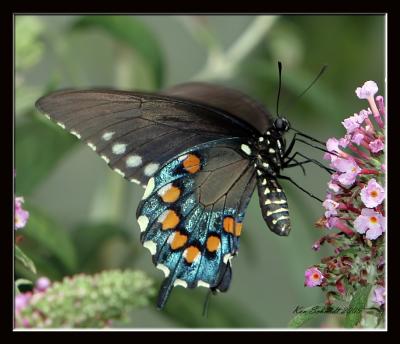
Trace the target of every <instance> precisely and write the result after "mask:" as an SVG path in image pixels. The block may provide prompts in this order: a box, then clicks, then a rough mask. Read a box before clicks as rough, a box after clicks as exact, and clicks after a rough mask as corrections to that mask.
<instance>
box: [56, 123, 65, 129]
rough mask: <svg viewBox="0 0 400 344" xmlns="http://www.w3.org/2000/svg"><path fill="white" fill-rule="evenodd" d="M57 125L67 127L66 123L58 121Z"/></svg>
mask: <svg viewBox="0 0 400 344" xmlns="http://www.w3.org/2000/svg"><path fill="white" fill-rule="evenodd" d="M57 125H59V126H60V127H61V128H63V129H65V124H64V123H61V122H57Z"/></svg>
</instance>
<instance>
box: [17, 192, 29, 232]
mask: <svg viewBox="0 0 400 344" xmlns="http://www.w3.org/2000/svg"><path fill="white" fill-rule="evenodd" d="M23 202H24V198H23V197H15V229H19V228H23V227H25V225H26V222H27V221H28V218H29V212H27V211H26V210H24V209H22V203H23Z"/></svg>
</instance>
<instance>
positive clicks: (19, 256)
mask: <svg viewBox="0 0 400 344" xmlns="http://www.w3.org/2000/svg"><path fill="white" fill-rule="evenodd" d="M15 259H16V260H18V261H20V262H21V263H22V264H23V265H24V266H25V267H26V268H27V269H28V270H29V271H32V272H33V273H34V274H36V267H35V264H34V263H33V261H32V260H31V259H30V258H29V257H28V256H27V255H26V254H25V253H24V252H23V251H22V250H21V249H20V248H19V247H18V246H15Z"/></svg>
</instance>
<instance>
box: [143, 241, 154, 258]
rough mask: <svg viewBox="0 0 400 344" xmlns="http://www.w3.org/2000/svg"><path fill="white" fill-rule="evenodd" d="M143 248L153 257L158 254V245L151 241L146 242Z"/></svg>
mask: <svg viewBox="0 0 400 344" xmlns="http://www.w3.org/2000/svg"><path fill="white" fill-rule="evenodd" d="M143 247H145V248H147V249H148V250H149V251H150V253H151V254H152V255H154V254H155V253H156V252H157V244H156V243H155V242H153V241H151V240H148V241H145V242H144V244H143Z"/></svg>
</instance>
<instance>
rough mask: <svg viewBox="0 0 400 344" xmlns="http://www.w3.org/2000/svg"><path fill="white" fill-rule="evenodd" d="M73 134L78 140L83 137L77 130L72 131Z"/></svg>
mask: <svg viewBox="0 0 400 344" xmlns="http://www.w3.org/2000/svg"><path fill="white" fill-rule="evenodd" d="M71 134H72V135H74V136H76V137H77V138H78V139H80V138H81V135H79V134H78V133H77V132H76V131H75V130H71Z"/></svg>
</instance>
